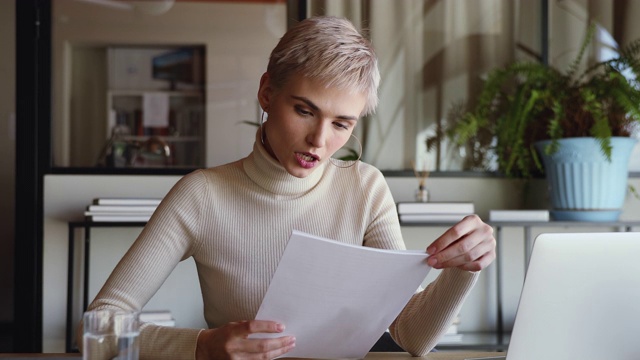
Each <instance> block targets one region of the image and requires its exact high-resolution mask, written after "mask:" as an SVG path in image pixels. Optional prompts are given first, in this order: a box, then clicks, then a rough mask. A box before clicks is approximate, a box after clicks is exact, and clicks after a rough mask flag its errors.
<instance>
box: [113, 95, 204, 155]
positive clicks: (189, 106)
mask: <svg viewBox="0 0 640 360" xmlns="http://www.w3.org/2000/svg"><path fill="white" fill-rule="evenodd" d="M147 93H156V94H157V93H160V94H166V95H167V96H168V101H169V117H168V126H166V127H147V126H144V123H143V118H142V117H143V116H144V114H143V99H144V96H145V94H147ZM107 96H108V98H107V114H108V116H107V121H106V126H107V134H111V135H112V136H113V134H114V129H116V127H117V126H119V127H122V126H124V129H125V130H124V134H120V135H119V136H118V140H119V141H121V142H122V143H123V144H126V146H128V147H129V148H135V149H136V150H137V151H138V156H144V151H145V150H146V151H147V152H153V151H152V149H149V144H150V141H152V139H154V138H155V139H156V140H159V141H157V142H158V143H161V144H163V145H165V146H166V147H167V149H168V150H169V154H167V156H166V159H162V160H163V162H160V163H158V162H152V163H151V164H152V165H156V166H162V165H164V166H165V167H203V166H204V163H205V159H204V156H205V155H204V154H205V133H206V132H205V122H206V120H205V119H206V117H205V111H204V104H205V102H204V94H203V93H202V92H199V91H164V92H162V91H157V90H153V91H149V92H147V91H142V90H113V91H109V92H108V95H107ZM115 131H118V130H115ZM127 133H128V134H127ZM125 151H126V150H125ZM121 154H122V156H123V157H126V156H127V154H125V152H122V153H121ZM128 156H129V158H128V159H127V160H123V161H121V162H120V164H122V163H123V162H124V163H125V164H126V165H129V166H134V167H135V166H145V165H148V164H145V163H144V161H142V163H136V159H135V158H132V157H135V156H136V155H135V154H128ZM138 162H140V161H138ZM126 165H125V166H126Z"/></svg>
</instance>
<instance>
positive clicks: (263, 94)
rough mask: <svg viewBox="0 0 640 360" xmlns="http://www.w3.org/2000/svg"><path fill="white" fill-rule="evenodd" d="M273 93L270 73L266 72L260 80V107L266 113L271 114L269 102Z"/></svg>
mask: <svg viewBox="0 0 640 360" xmlns="http://www.w3.org/2000/svg"><path fill="white" fill-rule="evenodd" d="M272 93H273V91H272V88H271V81H270V78H269V73H266V72H265V73H264V74H262V77H261V78H260V88H258V102H260V107H261V108H262V110H263V111H264V112H269V102H270V100H271V95H272Z"/></svg>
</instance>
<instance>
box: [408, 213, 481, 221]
mask: <svg viewBox="0 0 640 360" xmlns="http://www.w3.org/2000/svg"><path fill="white" fill-rule="evenodd" d="M467 215H470V214H400V221H401V222H405V223H411V222H414V223H419V222H450V223H456V222H458V221H460V220H462V219H464V217H465V216H467Z"/></svg>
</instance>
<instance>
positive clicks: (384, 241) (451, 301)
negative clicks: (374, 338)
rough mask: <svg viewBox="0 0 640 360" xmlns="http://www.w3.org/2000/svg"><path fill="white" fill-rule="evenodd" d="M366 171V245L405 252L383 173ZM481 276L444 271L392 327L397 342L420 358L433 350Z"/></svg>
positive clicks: (452, 269)
mask: <svg viewBox="0 0 640 360" xmlns="http://www.w3.org/2000/svg"><path fill="white" fill-rule="evenodd" d="M363 170H365V171H362V172H361V173H362V179H363V181H362V183H363V184H364V189H366V191H365V196H367V197H368V200H367V203H368V208H369V211H370V213H369V215H370V219H369V223H368V226H367V231H366V234H365V238H364V245H365V246H371V247H376V248H384V249H405V244H404V240H403V239H402V231H401V228H400V221H399V218H398V213H397V210H396V205H395V201H394V199H393V196H392V195H391V191H390V190H389V187H388V185H387V183H386V181H385V180H384V177H383V176H382V174H380V173H379V172H376V171H373V172H370V171H366V170H367V169H363ZM426 245H427V244H425V247H426ZM478 276H479V272H476V273H472V272H468V271H463V270H459V269H457V268H451V269H445V270H443V271H442V272H441V273H440V275H438V277H437V278H436V279H435V280H434V281H433V282H432V283H431V284H429V285H428V286H427V288H426V289H425V290H423V291H420V292H417V293H416V294H415V295H413V297H412V298H411V299H410V300H409V302H408V303H407V305H406V306H405V307H404V309H403V310H402V311H401V312H400V314H399V315H398V317H397V318H396V319H395V320H394V322H393V323H392V324H391V326H390V329H389V330H390V333H391V336H392V337H393V339H394V340H395V341H396V343H397V344H398V345H400V347H402V348H403V349H404V350H405V351H407V352H409V353H411V354H412V355H416V356H422V355H424V354H426V353H428V352H429V351H431V349H433V347H434V346H436V344H437V343H438V340H439V339H440V338H441V337H442V335H444V333H445V332H446V331H447V328H448V327H449V326H450V325H451V323H452V322H453V320H454V318H455V317H456V315H458V313H459V312H460V308H461V307H462V304H463V303H464V300H465V299H466V297H467V296H468V294H469V292H471V289H472V288H473V286H474V285H475V283H476V281H477V279H478Z"/></svg>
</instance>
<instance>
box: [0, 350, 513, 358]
mask: <svg viewBox="0 0 640 360" xmlns="http://www.w3.org/2000/svg"><path fill="white" fill-rule="evenodd" d="M504 354H505V353H494V352H454V351H452V352H448V351H439V352H433V353H430V354H428V355H427V356H423V357H420V358H416V357H412V356H411V355H409V354H407V353H370V354H369V355H367V357H365V360H408V359H426V360H464V359H467V358H474V357H489V356H500V355H504ZM0 359H19V360H37V359H49V360H78V359H82V356H81V355H80V354H78V353H73V354H0ZM307 360H308V359H307Z"/></svg>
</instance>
